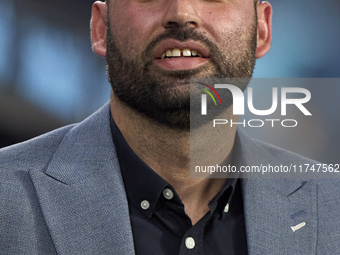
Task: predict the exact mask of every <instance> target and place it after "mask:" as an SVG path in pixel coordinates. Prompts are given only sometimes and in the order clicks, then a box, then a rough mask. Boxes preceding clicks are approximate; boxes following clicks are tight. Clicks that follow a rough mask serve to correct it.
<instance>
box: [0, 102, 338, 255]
mask: <svg viewBox="0 0 340 255" xmlns="http://www.w3.org/2000/svg"><path fill="white" fill-rule="evenodd" d="M109 118H110V115H109V104H106V105H105V106H104V107H102V108H101V109H100V110H99V111H97V112H96V113H94V114H93V115H92V116H90V117H89V118H87V119H86V120H84V121H83V122H81V123H79V124H76V125H70V126H66V127H63V128H61V129H58V130H55V131H53V132H51V133H48V134H45V135H43V136H40V137H37V138H35V139H33V140H30V141H28V142H24V143H21V144H17V145H14V146H11V147H8V148H5V149H2V150H0V254H1V255H3V254H20V255H22V254H44V255H50V254H61V255H70V254H71V255H73V254H81V255H84V254H91V255H94V254H100V255H103V254H119V255H121V254H134V245H133V238H132V233H131V226H130V220H129V209H128V203H127V199H126V194H125V189H124V184H123V181H122V176H121V172H120V168H119V163H118V160H117V156H116V152H115V147H114V144H113V142H112V137H111V133H110V124H109ZM238 139H239V143H240V145H241V161H242V164H243V165H252V164H258V163H259V162H261V161H262V160H263V159H268V160H269V161H272V162H276V163H284V164H285V163H290V162H302V161H304V160H306V159H303V158H301V157H299V156H297V155H295V154H292V153H289V152H286V151H283V150H280V149H278V148H275V147H272V146H269V145H267V144H264V143H261V142H259V141H256V140H253V139H251V138H250V137H248V136H247V135H246V134H245V133H244V132H241V131H239V132H238ZM339 184H340V182H339V179H333V180H326V179H323V180H308V181H304V180H298V179H243V180H242V182H241V185H242V190H243V197H244V210H245V221H246V233H247V242H248V250H249V254H254V255H257V254H261V255H264V254H268V255H269V254H270V255H273V254H287V255H288V254H289V255H291V254H306V255H311V254H320V255H324V254H340V218H339V216H340V203H339V202H340V185H339ZM303 222H304V223H305V225H304V226H303V227H301V228H300V229H298V230H296V231H293V229H292V227H294V226H297V225H298V224H300V223H303ZM150 245H152V244H150ZM226 254H228V253H227V251H226ZM148 255H149V254H148Z"/></svg>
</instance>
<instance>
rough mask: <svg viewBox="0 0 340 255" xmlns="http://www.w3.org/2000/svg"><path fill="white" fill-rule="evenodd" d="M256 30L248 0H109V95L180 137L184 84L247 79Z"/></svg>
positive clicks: (186, 107)
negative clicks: (226, 79) (209, 79)
mask: <svg viewBox="0 0 340 255" xmlns="http://www.w3.org/2000/svg"><path fill="white" fill-rule="evenodd" d="M256 27H257V24H256V10H255V7H254V2H253V0H218V1H210V0H209V1H202V0H111V1H110V8H109V11H108V31H107V63H108V75H109V79H110V82H111V84H112V88H113V91H114V93H115V94H116V96H117V97H118V98H119V99H120V100H121V101H123V102H125V103H126V104H128V105H129V106H131V107H132V108H134V109H135V110H137V111H139V112H140V113H142V114H145V115H146V116H147V117H150V118H152V119H154V120H156V121H158V122H160V123H162V124H165V125H167V126H170V127H173V128H179V129H184V130H188V129H189V127H190V122H189V111H190V78H212V77H216V78H232V77H237V78H249V77H251V75H252V72H253V68H254V64H255V51H256V35H257V34H256ZM164 55H165V57H164ZM167 55H168V56H167Z"/></svg>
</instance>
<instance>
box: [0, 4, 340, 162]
mask: <svg viewBox="0 0 340 255" xmlns="http://www.w3.org/2000/svg"><path fill="white" fill-rule="evenodd" d="M270 2H271V3H272V5H273V9H274V16H273V43H272V49H271V51H270V52H269V54H268V55H267V56H265V57H264V58H262V59H260V60H258V62H257V64H256V68H255V75H254V77H256V78H306V77H308V78H340V61H339V59H340V47H339V41H340V28H339V27H340V1H339V0H324V1H317V0H299V1H279V0H273V1H270ZM92 3H93V1H92V0H81V1H80V0H73V1H66V0H49V1H41V0H29V1H27V0H25V1H24V0H0V147H4V146H8V145H11V144H14V143H18V142H21V141H24V140H27V139H30V138H32V137H34V136H37V135H39V134H42V133H45V132H48V131H50V130H52V129H55V128H57V127H60V126H63V125H66V124H69V123H74V122H78V121H81V120H82V119H84V118H85V117H87V116H88V115H90V114H91V113H92V112H94V111H95V110H97V109H98V108H99V107H100V106H102V105H103V104H104V103H105V102H106V101H107V100H109V95H110V85H109V84H108V81H107V78H106V75H105V65H106V62H105V59H103V58H100V57H99V56H97V55H96V54H95V53H93V52H92V50H91V43H90V32H89V24H90V23H89V22H90V16H91V5H92ZM263 89H264V90H265V88H263ZM313 89H315V91H316V92H313V94H314V93H316V94H318V95H319V96H321V97H322V96H323V97H324V99H325V100H323V101H322V102H317V103H318V104H317V105H314V106H311V107H313V109H315V111H318V112H320V114H319V116H321V117H323V118H324V119H322V120H321V121H319V124H318V123H316V122H313V123H312V125H310V123H309V124H304V125H300V128H298V129H294V130H293V131H292V130H290V131H289V132H286V133H287V134H282V133H279V134H278V133H277V132H276V130H273V129H271V130H266V129H256V130H255V129H251V130H247V131H248V132H249V133H251V135H252V136H254V137H257V138H259V139H261V140H265V141H268V142H270V143H273V144H276V145H278V146H280V147H284V148H287V149H289V150H292V151H295V152H297V153H300V154H303V155H305V156H308V157H311V158H314V159H317V160H319V161H322V162H327V163H336V162H337V160H338V158H339V156H340V155H339V154H340V153H339V152H338V151H339V150H338V148H337V147H338V144H339V142H340V135H338V124H340V123H339V121H337V119H339V108H338V100H337V95H339V94H340V87H339V88H337V86H334V88H333V91H332V96H333V98H334V99H332V100H330V99H329V98H327V93H329V92H327V91H325V90H324V89H323V88H322V86H320V87H318V88H313ZM259 91H260V90H257V92H259ZM313 94H312V96H313ZM258 96H261V93H260V94H258ZM254 101H255V99H254ZM245 118H247V116H245ZM330 119H331V120H332V121H330ZM333 120H334V121H333ZM320 123H322V124H320ZM292 132H294V133H292Z"/></svg>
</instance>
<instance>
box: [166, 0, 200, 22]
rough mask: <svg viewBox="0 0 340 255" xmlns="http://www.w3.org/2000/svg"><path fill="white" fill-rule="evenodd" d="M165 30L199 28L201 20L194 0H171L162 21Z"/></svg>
mask: <svg viewBox="0 0 340 255" xmlns="http://www.w3.org/2000/svg"><path fill="white" fill-rule="evenodd" d="M162 25H163V27H164V28H174V27H190V28H197V27H198V26H199V25H200V18H199V15H198V13H197V10H196V7H195V4H194V1H193V0H169V1H168V5H167V11H166V13H165V15H164V18H163V20H162Z"/></svg>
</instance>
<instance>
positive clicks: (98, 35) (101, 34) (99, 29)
mask: <svg viewBox="0 0 340 255" xmlns="http://www.w3.org/2000/svg"><path fill="white" fill-rule="evenodd" d="M106 14H107V4H106V2H99V1H97V2H95V3H94V4H93V5H92V17H91V42H92V49H93V50H94V52H96V53H97V54H98V55H99V56H102V57H105V56H106Z"/></svg>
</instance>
